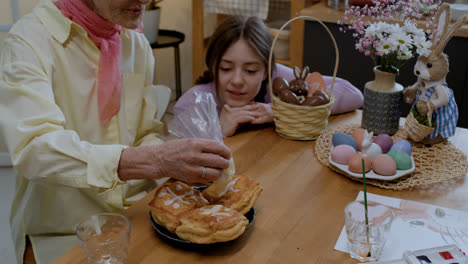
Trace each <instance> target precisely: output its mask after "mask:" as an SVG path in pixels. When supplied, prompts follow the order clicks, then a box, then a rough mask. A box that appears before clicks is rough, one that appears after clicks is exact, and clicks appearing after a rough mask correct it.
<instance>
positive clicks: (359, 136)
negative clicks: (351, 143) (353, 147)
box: [351, 127, 364, 151]
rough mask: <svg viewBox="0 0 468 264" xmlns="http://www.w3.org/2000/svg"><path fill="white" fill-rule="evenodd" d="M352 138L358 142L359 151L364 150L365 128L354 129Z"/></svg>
mask: <svg viewBox="0 0 468 264" xmlns="http://www.w3.org/2000/svg"><path fill="white" fill-rule="evenodd" d="M351 136H352V137H353V138H354V140H356V142H357V144H358V148H359V151H361V150H362V140H363V139H364V128H362V127H358V128H356V129H354V131H353V133H352V134H351Z"/></svg>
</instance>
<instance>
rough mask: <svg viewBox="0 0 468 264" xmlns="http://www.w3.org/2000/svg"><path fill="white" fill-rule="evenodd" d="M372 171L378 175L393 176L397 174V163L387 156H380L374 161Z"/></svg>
mask: <svg viewBox="0 0 468 264" xmlns="http://www.w3.org/2000/svg"><path fill="white" fill-rule="evenodd" d="M372 169H373V170H374V172H375V173H376V174H379V175H383V176H392V175H394V174H395V172H396V169H397V165H396V162H395V161H394V160H393V159H392V157H390V156H389V155H387V154H379V155H377V156H376V157H375V158H374V160H372Z"/></svg>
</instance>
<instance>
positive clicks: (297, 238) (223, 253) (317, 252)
mask: <svg viewBox="0 0 468 264" xmlns="http://www.w3.org/2000/svg"><path fill="white" fill-rule="evenodd" d="M360 119H361V112H360V111H356V112H352V113H348V114H344V115H338V116H332V117H330V123H329V127H333V126H336V125H338V124H344V123H345V122H356V123H360ZM451 141H452V142H453V143H454V144H455V145H456V146H457V147H458V148H460V149H462V150H463V151H464V153H466V154H468V146H467V144H466V142H468V130H467V129H457V132H456V134H455V136H454V137H453V138H451ZM225 143H226V144H227V145H228V146H229V148H230V149H231V151H232V153H233V155H234V160H235V164H236V172H237V174H244V175H248V176H250V177H253V178H255V179H257V180H258V181H259V182H260V183H261V185H262V187H263V193H262V195H261V196H260V198H259V199H258V200H257V203H256V205H255V209H256V211H257V215H256V218H255V221H254V223H253V225H252V226H251V227H250V228H249V229H248V230H247V231H246V233H245V234H243V235H242V236H241V237H240V238H239V239H237V240H235V241H233V242H231V243H228V244H227V245H223V246H221V247H219V248H216V250H212V251H204V252H200V251H186V250H182V249H178V248H175V247H172V246H170V245H169V244H166V243H165V242H164V241H163V240H161V239H160V238H159V237H158V236H157V234H156V233H155V231H154V230H153V228H152V226H151V224H150V220H149V216H148V214H149V213H148V212H149V209H148V207H147V203H148V202H149V200H150V199H151V197H152V196H153V193H150V194H148V195H147V196H146V197H145V198H143V199H142V200H141V201H139V202H138V203H136V204H135V205H134V206H132V207H131V208H129V209H128V210H126V211H125V212H124V214H125V215H126V216H127V217H129V219H130V220H131V222H132V231H131V241H130V249H129V255H128V258H127V262H126V263H131V264H133V263H151V264H152V263H199V262H200V263H223V264H225V263H269V264H270V263H357V261H356V260H354V259H351V258H350V257H349V255H348V254H346V253H343V252H341V251H336V250H334V249H333V248H334V246H335V243H336V241H337V239H338V236H339V234H340V232H341V229H342V228H343V225H344V207H345V205H346V204H347V203H349V202H351V201H353V200H355V199H356V196H357V195H358V193H359V191H360V190H362V185H361V184H360V183H358V182H355V181H353V180H351V179H349V178H347V177H344V176H342V175H339V174H337V173H335V172H333V171H332V170H330V169H329V168H327V167H325V166H323V165H322V164H321V163H319V161H318V160H317V159H316V158H315V154H314V153H315V151H314V148H315V141H307V142H301V141H292V140H286V139H284V138H282V137H280V136H278V134H276V132H275V131H274V128H273V127H267V128H264V129H260V130H254V131H248V132H243V133H240V134H238V135H236V136H234V137H230V138H227V139H226V140H225ZM463 143H464V144H463ZM467 189H468V181H466V176H465V177H464V178H463V179H460V180H457V181H455V183H451V184H450V185H448V184H445V185H443V187H440V185H437V186H434V187H432V188H425V189H415V190H411V191H390V190H384V189H380V188H377V187H372V186H369V187H368V192H371V193H374V194H379V195H385V196H391V197H395V198H403V199H409V200H416V201H422V202H426V203H431V204H436V205H440V206H444V207H448V208H454V209H459V210H464V211H468V194H467V192H466V190H467ZM54 263H55V264H58V263H86V260H85V256H84V254H83V252H82V251H81V249H80V247H79V246H76V247H74V248H73V249H71V250H70V251H68V252H67V253H66V254H64V255H63V256H62V257H61V258H59V259H58V260H57V261H55V262H54Z"/></svg>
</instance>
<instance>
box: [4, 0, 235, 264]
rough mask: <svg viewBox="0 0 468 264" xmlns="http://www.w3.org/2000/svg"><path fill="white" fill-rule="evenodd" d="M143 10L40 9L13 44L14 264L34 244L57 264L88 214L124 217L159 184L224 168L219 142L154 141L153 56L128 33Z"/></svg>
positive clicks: (81, 0) (158, 127)
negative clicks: (161, 180) (122, 213)
mask: <svg viewBox="0 0 468 264" xmlns="http://www.w3.org/2000/svg"><path fill="white" fill-rule="evenodd" d="M148 2H149V0H140V1H138V0H58V1H54V0H45V1H40V3H39V4H38V6H36V7H35V9H34V10H33V12H32V13H31V14H29V15H26V16H25V17H23V18H22V19H21V20H20V21H18V22H17V23H16V24H15V25H14V27H13V28H12V30H11V31H10V32H9V34H8V36H7V38H6V41H5V47H4V49H3V51H2V56H1V64H0V65H1V66H0V67H1V68H0V112H1V115H2V118H1V120H0V131H1V132H0V133H1V134H2V136H3V139H4V140H5V142H6V144H7V146H8V150H9V152H10V155H11V157H12V162H13V164H14V167H15V169H16V171H17V183H16V195H15V198H14V202H13V205H12V207H11V218H10V219H11V226H12V233H13V240H14V244H15V247H16V256H17V259H18V263H22V262H23V257H24V252H25V248H28V249H30V248H31V247H30V246H27V244H26V242H27V241H28V243H29V241H30V243H31V245H32V249H33V252H34V255H35V259H36V260H37V262H38V263H51V262H52V261H53V260H54V259H55V258H57V257H58V256H60V255H61V254H63V253H64V252H65V251H66V250H68V249H69V248H70V247H71V246H73V245H75V244H76V243H77V240H76V238H75V236H74V228H75V227H76V225H77V223H78V222H79V221H80V220H81V219H83V217H86V216H87V215H91V214H95V213H101V212H116V211H122V210H123V209H125V208H126V207H128V206H129V205H131V204H132V203H133V202H135V201H136V200H138V199H140V198H141V197H142V196H143V195H144V194H146V193H147V192H148V191H150V190H151V189H153V188H154V187H155V181H154V179H158V178H162V177H172V178H175V179H179V180H182V181H185V182H210V181H213V180H215V179H217V178H218V177H219V176H220V175H221V173H222V170H223V169H225V168H227V167H228V164H229V162H228V160H229V158H230V156H231V153H230V151H229V149H227V148H226V147H225V146H224V145H223V144H222V143H219V142H216V141H213V140H205V139H182V140H173V141H168V142H166V143H163V142H162V141H161V140H160V139H159V135H160V132H161V131H162V124H161V123H160V122H158V121H156V120H155V119H154V116H155V113H156V109H157V107H156V105H155V104H156V99H155V91H154V90H153V89H154V88H153V86H152V82H153V69H154V65H153V64H154V60H153V55H152V51H151V48H150V46H149V44H148V42H147V40H146V39H145V37H144V36H143V34H141V33H138V32H136V31H134V30H133V29H136V28H137V27H138V26H139V25H140V24H141V20H142V15H143V12H144V10H145V5H146V4H148ZM28 253H30V251H28Z"/></svg>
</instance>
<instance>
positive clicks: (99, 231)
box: [76, 213, 131, 264]
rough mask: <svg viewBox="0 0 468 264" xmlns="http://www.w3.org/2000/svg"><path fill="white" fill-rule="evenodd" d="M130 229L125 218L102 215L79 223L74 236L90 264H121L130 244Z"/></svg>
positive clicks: (118, 215) (109, 214) (110, 214)
mask: <svg viewBox="0 0 468 264" xmlns="http://www.w3.org/2000/svg"><path fill="white" fill-rule="evenodd" d="M130 228H131V224H130V221H129V220H128V218H127V217H125V216H123V215H120V214H112V213H102V214H96V215H92V216H89V217H88V218H86V219H84V220H83V221H82V222H81V223H79V224H78V226H77V227H76V236H77V237H78V239H79V241H80V246H81V249H83V252H84V254H85V255H86V257H87V259H88V262H89V263H90V264H123V263H124V261H125V258H126V257H127V252H128V245H129V242H130Z"/></svg>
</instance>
